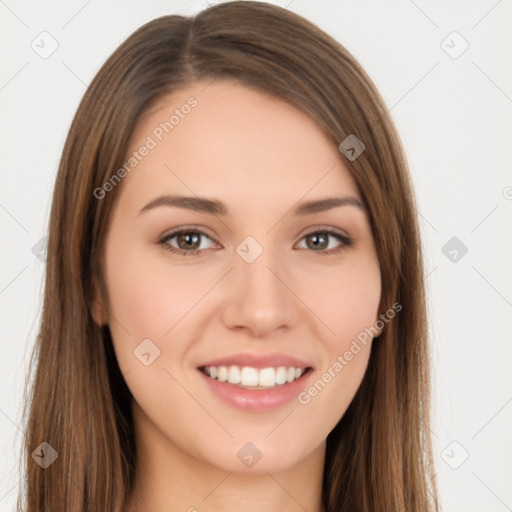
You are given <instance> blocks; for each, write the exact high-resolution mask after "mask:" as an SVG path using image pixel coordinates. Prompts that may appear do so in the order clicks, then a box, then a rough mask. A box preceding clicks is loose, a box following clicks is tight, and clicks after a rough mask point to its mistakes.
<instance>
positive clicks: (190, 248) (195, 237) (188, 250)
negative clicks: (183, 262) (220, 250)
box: [159, 229, 211, 256]
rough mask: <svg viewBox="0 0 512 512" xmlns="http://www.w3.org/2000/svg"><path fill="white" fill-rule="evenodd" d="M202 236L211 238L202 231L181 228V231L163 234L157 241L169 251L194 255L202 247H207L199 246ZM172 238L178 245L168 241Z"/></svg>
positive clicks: (183, 254)
mask: <svg viewBox="0 0 512 512" xmlns="http://www.w3.org/2000/svg"><path fill="white" fill-rule="evenodd" d="M204 237H205V238H208V239H209V240H211V238H210V237H209V236H208V235H207V234H206V233H203V232H202V231H199V230H195V229H183V230H181V231H174V232H172V233H169V234H168V235H165V236H164V237H163V238H162V239H161V240H159V243H160V244H161V245H163V247H164V248H165V249H166V250H168V251H170V252H173V253H177V254H180V255H182V256H195V255H197V254H199V253H200V252H201V251H202V250H203V249H207V247H204V246H203V247H201V239H202V238H204ZM173 238H175V239H176V243H177V244H178V247H175V246H173V245H171V244H170V243H169V242H170V241H171V240H172V239H173Z"/></svg>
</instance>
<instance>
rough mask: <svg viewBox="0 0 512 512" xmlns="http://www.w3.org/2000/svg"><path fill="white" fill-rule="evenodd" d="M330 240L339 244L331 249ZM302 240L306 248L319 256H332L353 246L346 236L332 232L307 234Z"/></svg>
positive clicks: (324, 231)
mask: <svg viewBox="0 0 512 512" xmlns="http://www.w3.org/2000/svg"><path fill="white" fill-rule="evenodd" d="M330 239H336V240H337V241H338V242H339V244H338V246H337V247H336V246H334V247H333V246H332V243H331V242H330ZM303 240H305V241H306V246H307V247H306V248H308V249H311V250H312V251H313V252H318V253H320V254H332V253H334V252H338V251H339V250H341V249H342V248H343V247H351V246H352V245H353V241H352V240H351V239H350V238H349V237H348V236H345V235H342V234H341V233H338V232H336V231H332V230H323V231H314V232H312V233H308V234H307V235H306V236H304V238H303Z"/></svg>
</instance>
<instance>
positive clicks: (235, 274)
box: [222, 251, 300, 337]
mask: <svg viewBox="0 0 512 512" xmlns="http://www.w3.org/2000/svg"><path fill="white" fill-rule="evenodd" d="M234 261H235V268H234V269H233V270H232V271H231V272H230V273H229V278H228V279H227V280H226V282H225V287H226V295H225V297H226V301H225V303H224V309H223V313H222V314H223V321H224V324H225V325H226V326H227V327H228V328H230V329H236V330H240V331H247V332H248V333H250V335H251V336H252V337H264V336H266V335H268V334H271V333H272V332H274V331H277V330H278V329H289V328H291V327H293V326H294V325H295V323H296V322H297V319H298V316H299V315H298V304H297V301H299V299H298V298H297V297H296V296H295V294H294V293H293V291H292V290H293V286H291V283H288V282H287V273H286V272H283V271H281V270H280V269H282V268H283V267H284V266H285V265H279V266H278V265H276V264H275V263H274V262H273V261H271V260H270V258H269V257H268V256H267V251H264V252H263V253H262V254H261V255H260V256H259V257H258V258H257V259H256V261H253V262H252V263H247V262H246V261H244V260H243V259H242V258H239V257H238V256H236V258H235V260H234ZM288 281H289V277H288ZM299 302H300V301H299Z"/></svg>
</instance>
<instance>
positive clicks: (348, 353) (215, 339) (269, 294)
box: [19, 1, 438, 512]
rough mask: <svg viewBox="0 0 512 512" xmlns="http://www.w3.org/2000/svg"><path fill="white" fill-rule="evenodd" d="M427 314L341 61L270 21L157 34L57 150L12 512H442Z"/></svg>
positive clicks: (106, 82)
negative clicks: (21, 484) (18, 490)
mask: <svg viewBox="0 0 512 512" xmlns="http://www.w3.org/2000/svg"><path fill="white" fill-rule="evenodd" d="M425 309H426V306H425V296H424V287H423V273H422V252H421V243H420V239H419V231H418V225H417V218H416V215H415V204H414V197H413V191H412V187H411V182H410V178H409V174H408V170H407V164H406V161H405V158H404V155H403V150H402V148H401V144H400V141H399V138H398V135H397V133H396V130H395V128H394V126H393V124H392V122H391V120H390V119H389V118H388V117H387V115H386V108H385V106H384V103H383V101H382V99H381V97H380V96H379V93H378V92H377V90H376V89H375V87H374V85H373V84H372V82H371V80H370V79H369V77H368V76H367V75H366V74H365V72H364V71H363V70H362V69H361V67H360V66H359V65H358V63H357V62H356V61H355V60H354V58H353V57H352V56H351V55H350V54H349V53H348V52H347V51H346V50H345V49H344V48H343V47H342V46H341V45H340V44H339V43H337V42H336V41H334V40H333V39H332V38H331V37H330V36H328V35H327V34H325V33H324V32H322V31H321V30H319V29H318V28H317V27H316V26H314V25H312V24H311V23H309V22H308V21H306V20H304V19H302V18H301V17H299V16H297V15H295V14H293V13H291V12H288V11H286V10H285V9H282V8H279V7H276V6H273V5H270V4H266V3H259V2H248V1H243V2H230V3H227V4H219V5H217V6H214V7H210V8H208V9H206V10H204V11H202V12H200V13H199V14H197V15H196V16H194V17H183V16H164V17H161V18H159V19H156V20H153V21H152V22H150V23H147V24H146V25H144V26H143V27H141V28H140V29H139V30H137V31H136V32H135V33H134V34H133V35H132V36H130V37H129V38H128V39H127V40H126V41H125V42H124V43H123V44H122V45H121V46H120V47H119V48H118V49H117V50H116V51H115V52H114V53H113V55H112V56H111V57H110V58H109V59H108V60H107V62H106V63H105V64H104V66H103V67H102V68H101V69H100V71H99V72H98V74H97V76H96V77H95V78H94V80H93V81H92V83H91V85H90V87H89V88H88V90H87V92H86V94H85V96H84V98H83V100H82V102H81V104H80V106H79V108H78V111H77V113H76V115H75V118H74V121H73V124H72V126H71V129H70V132H69V135H68V138H67V141H66V144H65V147H64V151H63V155H62V159H61V163H60V168H59V172H58V176H57V181H56V185H55V191H54V197H53V204H52V212H51V219H50V227H49V239H48V255H47V273H46V286H45V297H44V306H43V316H42V323H41V328H40V333H39V337H38V343H37V345H36V350H35V351H34V367H35V368H36V371H35V376H34V385H33V388H31V394H30V396H29V397H28V399H27V402H28V403H29V407H27V412H26V415H27V436H26V446H25V455H26V472H27V478H26V489H24V490H23V497H20V500H19V507H20V510H24V511H26V512H36V511H37V512H40V511H49V510H51V511H52V512H54V511H59V510H63V511H64V510H65V511H67V512H75V511H76V512H79V511H80V512H85V511H97V510H109V511H119V512H138V511H142V510H151V511H152V512H158V511H160V510H191V511H192V510H199V511H207V510H225V511H231V510H253V509H254V510H256V509H257V510H261V509H262V508H263V509H265V510H267V511H273V510H277V509H279V510H281V511H283V510H285V511H286V510H298V509H304V510H309V511H322V512H331V511H332V512H334V511H336V512H338V511H345V512H349V511H350V512H354V511H361V512H362V511H379V512H391V511H393V512H396V511H407V512H420V511H421V512H425V511H434V510H438V505H437V490H436V483H435V479H434V470H433V467H432V453H431V440H430V436H429V429H428V425H429V361H428V336H427V323H426V312H425Z"/></svg>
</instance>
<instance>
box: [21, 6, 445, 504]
mask: <svg viewBox="0 0 512 512" xmlns="http://www.w3.org/2000/svg"><path fill="white" fill-rule="evenodd" d="M214 79H233V80H236V81H238V82H239V83H241V84H243V85H246V86H247V87H254V88H256V89H258V90H261V91H264V92H266V93H270V94H272V95H274V96H277V97H279V98H281V99H284V100H285V101H288V102H290V103H291V104H293V105H295V106H296V107H297V108H299V109H301V110H302V111H304V112H305V113H307V114H308V115H310V116H311V118H313V119H314V120H315V121H316V122H317V123H318V124H319V126H320V127H321V128H322V129H323V130H324V131H325V133H326V134H327V135H328V136H329V137H330V139H332V142H333V144H336V146H338V145H339V144H340V143H341V142H342V141H344V140H345V139H346V137H347V136H349V135H351V134H354V135H356V136H357V138H358V139H359V140H361V141H362V142H363V143H364V145H365V150H364V151H363V152H362V153H361V155H360V156H359V157H358V158H356V159H350V158H346V165H347V167H348V169H349V170H350V172H351V174H352V175H353V177H354V179H355V180H356V182H357V184H358V186H359V189H360V191H361V194H362V197H363V199H364V202H365V206H366V207H367V209H368V212H369V215H370V221H371V226H372V231H373V236H374V239H375V244H376V250H377V254H378V258H379V262H380V268H381V276H382V295H381V302H380V306H379V309H380V313H383V312H384V311H386V310H387V309H389V308H390V306H391V305H392V304H394V303H396V302H398V303H399V304H400V305H402V310H401V311H400V313H399V314H398V315H397V316H396V317H395V318H394V320H393V321H392V322H389V323H388V324H387V325H386V326H385V327H384V329H383V332H382V334H381V335H380V336H379V338H378V339H376V340H375V342H374V343H373V345H372V349H371V355H370V360H369V363H368V367H367V371H366V374H365V376H364V379H363V381H362V383H361V386H360V388H359V389H358V391H357V393H356V395H355V397H354V399H353V401H352V402H351V404H350V406H349V407H348V409H347V411H346V413H345V414H344V415H343V417H342V418H341V420H340V421H339V423H338V424H337V426H336V427H335V428H334V430H333V431H332V432H331V433H330V434H329V436H328V438H327V450H326V459H325V468H324V477H323V478H324V479H323V495H322V498H323V503H324V507H325V510H326V512H368V511H378V512H397V511H400V512H402V511H403V512H431V511H437V510H438V498H437V486H436V482H435V473H434V468H433V457H432V448H431V438H430V431H429V424H430V418H429V415H430V373H429V372H430V367H429V346H428V344H429V337H428V326H427V317H426V302H425V291H424V284H423V279H424V275H423V260H422V247H421V240H420V237H419V229H418V220H417V214H416V209H415V200H414V196H413V189H412V185H411V181H410V177H409V171H408V168H407V163H406V159H405V157H404V151H403V148H402V146H401V142H400V140H399V137H398V135H397V132H396V129H395V127H394V124H393V122H392V120H391V119H390V116H389V115H388V114H387V110H386V107H385V104H384V102H383V100H382V98H381V96H380V95H379V93H378V91H377V90H376V88H375V86H374V85H373V83H372V81H371V80H370V78H369V77H368V76H367V74H366V73H365V71H364V70H363V69H362V68H361V66H360V65H359V64H358V63H357V62H356V60H355V59H354V58H353V57H352V55H351V54H350V53H349V52H348V51H347V50H346V49H345V48H344V47H343V46H342V45H341V44H339V43H338V42H337V41H335V40H334V39H333V38H332V37H330V36H329V35H327V34H326V33H324V32H323V31H321V30H320V29H319V28H318V27H316V26H315V25H313V24H312V23H310V22H308V21H307V20H305V19H303V18H301V17H300V16H298V15H296V14H294V13H292V12H290V11H287V10H285V9H283V8H280V7H277V6H274V5H271V4H267V3H262V2H251V1H234V2H229V3H221V4H218V5H216V6H213V7H209V8H208V9H206V10H204V11H201V12H200V13H198V14H196V15H195V16H191V17H185V16H178V15H173V16H163V17H160V18H158V19H155V20H153V21H151V22H149V23H147V24H145V25H144V26H142V27H141V28H139V29H138V30H137V31H136V32H135V33H133V34H132V35H131V36H130V37H129V38H128V39H127V40H126V41H125V42H124V43H123V44H122V45H121V46H120V47H119V48H118V49H117V50H116V51H115V52H114V53H113V54H112V55H111V56H110V57H109V59H108V60H107V61H106V63H105V64H104V65H103V66H102V68H101V69H100V71H99V72H98V73H97V75H96V76H95V78H94V79H93V81H92V82H91V84H90V86H89V87H88V89H87V91H86V93H85V95H84V97H83V99H82V101H81V103H80V105H79V107H78V110H77V112H76V115H75V117H74V120H73V122H72V125H71V127H70V130H69V134H68V137H67V140H66V143H65V146H64V149H63V154H62V158H61V161H60V166H59V170H58V175H57V179H56V184H55V190H54V195H53V202H52V208H51V217H50V224H49V233H48V249H47V262H46V281H45V293H44V303H43V311H42V319H41V325H40V330H39V335H38V338H37V342H36V344H35V347H34V351H33V353H32V357H33V368H34V369H35V373H34V375H33V382H31V384H30V385H29V384H28V383H29V382H30V381H31V379H32V376H31V375H29V376H28V377H27V384H26V398H25V404H26V405H25V409H24V420H25V422H26V437H25V446H24V452H23V456H24V457H23V471H24V478H23V483H22V486H21V491H20V496H19V498H18V510H23V511H24V512H43V511H50V510H51V511H52V512H59V511H66V512H86V511H91V512H97V511H99V510H108V511H111V512H121V511H122V510H123V506H124V504H125V499H126V497H127V494H128V492H129V490H130V488H131V485H132V483H133V479H134V472H135V467H136V459H137V454H136V449H135V448H136V447H135V440H134V430H133V422H132V416H131V398H132V397H131V394H130V391H129V389H128V388H127V386H126V383H125V381H124V378H123V375H122V374H121V372H120V369H119V367H118V364H117V361H116V358H115V355H114V353H113V349H112V340H111V336H110V331H109V328H108V326H103V327H98V326H97V325H96V324H95V323H94V321H93V318H92V316H91V310H92V309H91V308H92V306H93V296H94V295H93V282H95V279H97V282H98V286H99V287H100V288H101V293H102V294H103V296H104V297H106V294H105V289H104V283H103V278H102V268H101V265H100V262H101V260H100V254H101V251H102V246H103V241H104V238H105V233H106V228H107V224H108V221H109V217H110V212H111V211H112V207H113V205H114V201H115V198H116V196H117V194H118V189H119V187H116V188H115V189H114V190H113V191H112V192H110V193H108V194H106V195H105V197H104V198H102V199H101V200H98V199H97V197H95V194H94V190H95V189H97V188H98V187H101V186H102V185H103V184H104V183H105V182H106V181H107V180H108V179H109V178H110V177H111V176H112V175H113V174H114V172H115V171H116V170H117V169H119V168H120V167H121V166H122V165H123V162H124V161H125V156H126V153H127V150H128V143H129V140H130V136H131V134H132V132H133V129H134V127H135V125H136V123H137V121H138V120H139V119H140V117H141V115H142V114H143V113H144V112H147V110H148V108H150V106H151V105H153V104H154V103H155V102H156V101H157V100H159V99H160V98H162V97H163V96H164V95H166V94H169V93H172V92H175V91H177V90H178V89H182V88H184V87H186V86H187V85H190V84H193V83H195V82H197V81H199V80H201V81H203V80H204V81H207V82H209V81H211V80H214ZM105 303H106V304H107V303H108V301H105ZM112 321H115V319H112ZM43 442H46V443H48V444H49V445H50V446H51V447H52V448H53V449H54V450H55V451H56V452H57V453H58V459H57V460H56V462H55V463H53V464H51V465H50V466H49V467H47V468H46V469H42V467H41V466H40V465H39V464H37V463H36V462H35V460H34V458H33V457H32V453H33V452H34V450H35V449H36V448H38V447H39V446H40V445H41V443H43ZM44 446H45V447H46V445H44Z"/></svg>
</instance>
